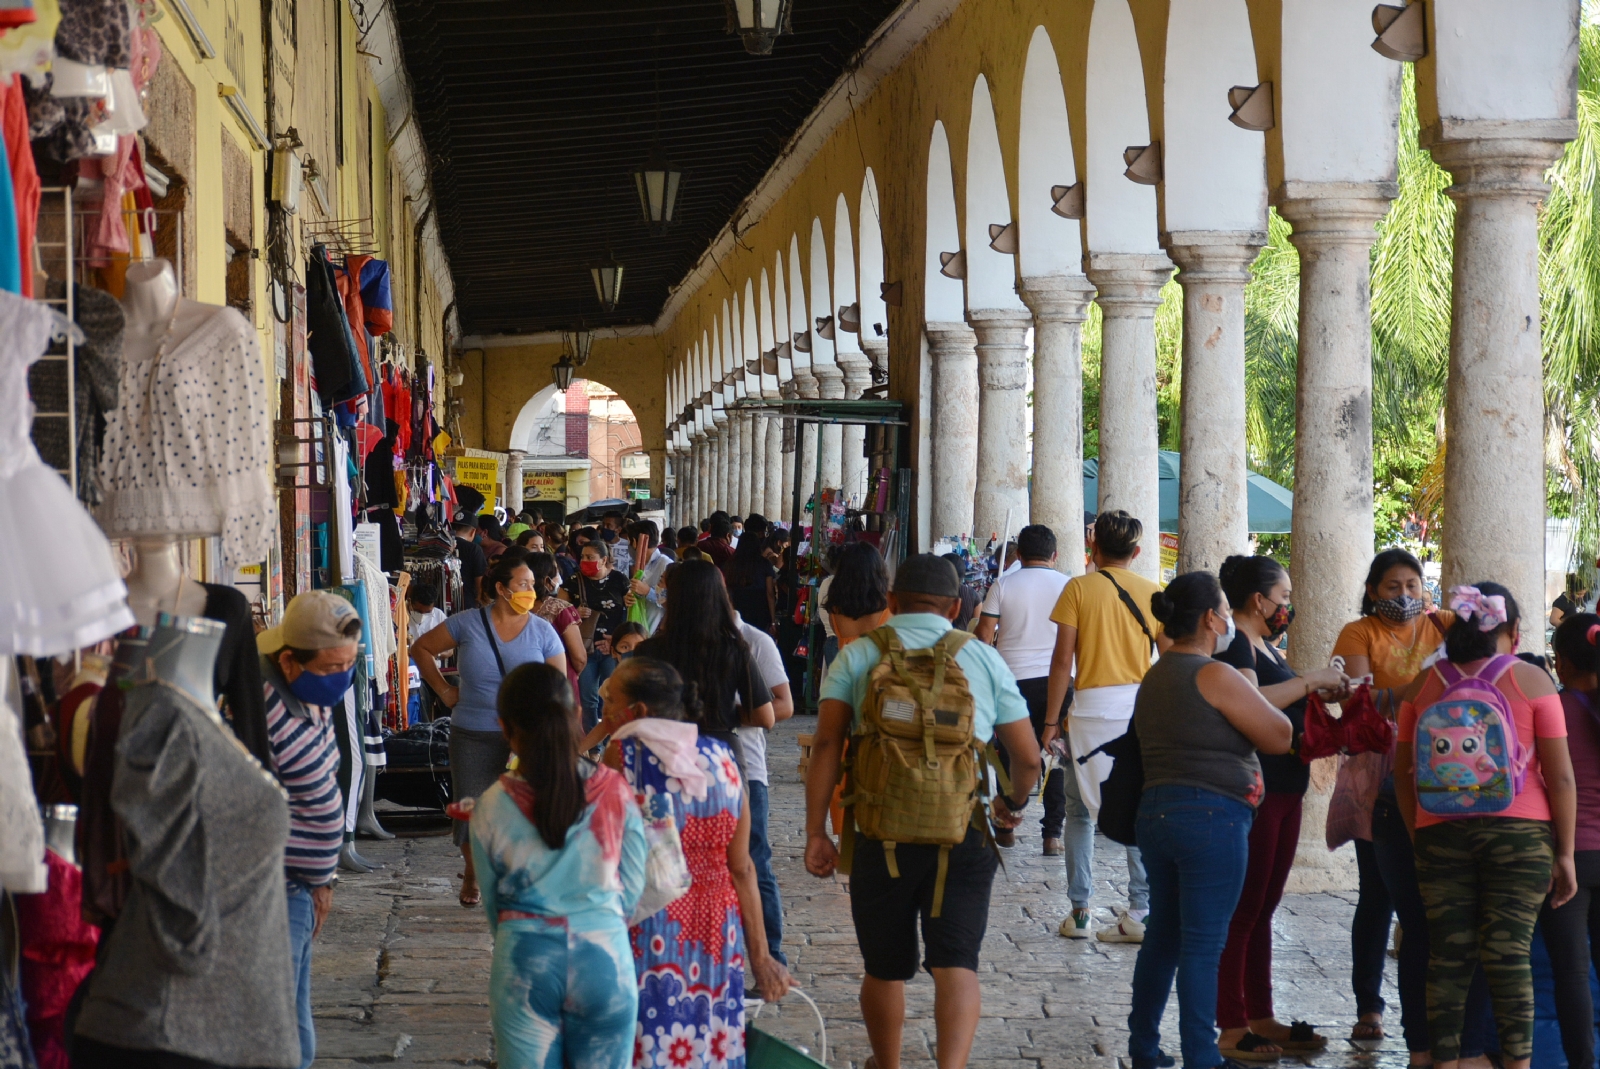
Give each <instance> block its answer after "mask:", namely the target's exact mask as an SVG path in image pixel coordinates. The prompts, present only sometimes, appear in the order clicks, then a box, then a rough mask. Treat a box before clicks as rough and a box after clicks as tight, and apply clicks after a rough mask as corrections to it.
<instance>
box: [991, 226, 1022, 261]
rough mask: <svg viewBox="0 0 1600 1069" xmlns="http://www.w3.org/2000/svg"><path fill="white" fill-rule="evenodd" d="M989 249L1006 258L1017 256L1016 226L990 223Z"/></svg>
mask: <svg viewBox="0 0 1600 1069" xmlns="http://www.w3.org/2000/svg"><path fill="white" fill-rule="evenodd" d="M989 248H991V249H993V250H994V251H995V252H998V253H1002V254H1004V255H1006V256H1015V255H1016V254H1017V224H1016V223H990V224H989Z"/></svg>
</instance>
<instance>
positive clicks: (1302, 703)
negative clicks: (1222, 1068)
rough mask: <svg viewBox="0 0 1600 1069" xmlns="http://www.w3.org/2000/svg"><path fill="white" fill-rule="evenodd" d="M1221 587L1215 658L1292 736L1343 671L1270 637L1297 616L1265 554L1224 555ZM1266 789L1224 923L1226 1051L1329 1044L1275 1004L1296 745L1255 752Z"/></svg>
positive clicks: (1294, 841) (1336, 690)
mask: <svg viewBox="0 0 1600 1069" xmlns="http://www.w3.org/2000/svg"><path fill="white" fill-rule="evenodd" d="M1219 578H1220V580H1221V584H1222V592H1223V593H1224V594H1225V595H1226V596H1227V598H1228V605H1229V607H1231V608H1232V609H1233V622H1234V627H1235V629H1236V633H1235V635H1234V638H1233V642H1232V643H1231V644H1230V645H1229V646H1228V648H1227V649H1225V650H1223V651H1222V652H1221V653H1219V654H1217V659H1218V660H1219V661H1223V662H1225V663H1227V664H1231V665H1233V667H1235V668H1237V669H1238V670H1239V673H1240V674H1241V675H1243V676H1244V677H1245V678H1246V679H1248V680H1250V682H1252V683H1254V684H1255V685H1256V686H1257V687H1258V688H1259V689H1260V691H1261V696H1262V697H1263V698H1265V699H1267V701H1269V702H1270V703H1272V705H1273V706H1274V707H1275V708H1278V709H1281V710H1283V713H1284V715H1285V716H1287V717H1288V718H1289V723H1290V724H1291V725H1293V727H1294V737H1295V741H1296V742H1297V743H1298V741H1299V737H1300V733H1301V731H1303V730H1304V728H1305V715H1306V698H1307V697H1308V696H1309V695H1310V694H1311V692H1312V691H1314V690H1320V691H1324V692H1325V696H1327V697H1330V698H1332V699H1334V700H1337V699H1339V698H1341V697H1343V696H1344V695H1343V690H1344V687H1345V684H1346V679H1345V676H1344V673H1343V672H1341V671H1339V669H1337V668H1322V669H1319V670H1317V671H1315V672H1308V673H1306V674H1305V675H1298V674H1296V672H1295V670H1294V669H1292V668H1290V667H1289V665H1288V663H1287V662H1285V661H1284V659H1283V655H1282V654H1281V653H1279V652H1278V650H1277V649H1276V647H1275V646H1274V645H1273V643H1275V642H1277V641H1278V639H1280V638H1282V637H1283V633H1284V632H1285V631H1287V630H1288V629H1289V622H1290V621H1291V620H1293V619H1294V609H1293V608H1292V607H1291V606H1290V604H1289V597H1290V593H1291V590H1290V584H1289V573H1288V572H1286V571H1284V568H1283V565H1281V564H1279V563H1278V562H1277V561H1275V560H1273V559H1272V558H1271V557H1243V556H1236V557H1229V558H1228V559H1227V560H1225V561H1223V562H1222V568H1221V569H1220V573H1219ZM1258 760H1259V761H1260V763H1261V777H1262V783H1263V785H1264V786H1265V788H1266V794H1265V795H1264V796H1263V797H1262V799H1261V804H1260V805H1259V806H1257V807H1256V815H1255V820H1254V821H1253V822H1251V825H1250V841H1249V851H1250V854H1249V857H1250V860H1249V865H1248V867H1247V869H1246V870H1245V880H1244V890H1243V892H1242V893H1241V894H1240V896H1239V904H1238V905H1237V906H1236V907H1234V910H1233V919H1232V920H1231V921H1229V923H1228V943H1227V945H1226V946H1225V947H1224V948H1223V951H1222V963H1221V965H1220V966H1219V968H1218V970H1217V1027H1219V1028H1221V1029H1222V1035H1221V1037H1220V1038H1219V1039H1218V1042H1217V1045H1218V1047H1219V1048H1220V1049H1221V1051H1222V1055H1223V1057H1225V1058H1234V1059H1236V1060H1238V1061H1269V1060H1276V1059H1277V1058H1278V1056H1279V1055H1281V1054H1283V1053H1284V1052H1285V1051H1293V1052H1296V1053H1304V1052H1310V1051H1318V1050H1321V1049H1322V1048H1324V1047H1326V1046H1327V1045H1328V1041H1327V1039H1326V1038H1325V1037H1323V1036H1319V1035H1317V1034H1316V1033H1315V1032H1314V1031H1312V1028H1311V1026H1310V1025H1308V1024H1306V1023H1305V1022H1304V1021H1296V1022H1294V1023H1293V1024H1290V1025H1286V1024H1282V1023H1280V1022H1279V1021H1278V1019H1277V1018H1276V1017H1275V1016H1273V1012H1272V915H1273V913H1274V912H1276V910H1277V908H1278V902H1279V901H1280V900H1281V899H1282V898H1283V886H1284V884H1285V883H1286V882H1288V879H1289V868H1290V866H1291V865H1293V864H1294V854H1295V848H1296V847H1297V846H1298V845H1299V843H1300V806H1301V802H1302V800H1303V799H1304V798H1305V793H1306V787H1307V786H1309V785H1310V782H1311V768H1310V766H1309V765H1307V764H1306V763H1305V762H1304V761H1302V760H1300V756H1299V754H1298V753H1297V752H1296V747H1294V746H1291V748H1290V749H1289V752H1288V753H1261V754H1259V755H1258Z"/></svg>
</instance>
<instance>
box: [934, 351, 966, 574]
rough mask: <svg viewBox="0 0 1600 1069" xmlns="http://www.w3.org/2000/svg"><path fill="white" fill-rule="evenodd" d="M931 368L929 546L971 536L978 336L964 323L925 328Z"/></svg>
mask: <svg viewBox="0 0 1600 1069" xmlns="http://www.w3.org/2000/svg"><path fill="white" fill-rule="evenodd" d="M927 332H928V354H929V356H930V358H931V361H932V364H933V398H932V400H933V404H932V409H933V412H932V417H931V419H930V424H931V426H930V434H929V437H930V439H931V441H932V445H933V449H932V453H933V456H932V460H933V472H932V478H931V479H929V480H928V482H929V484H930V485H931V486H932V488H933V519H932V521H931V523H932V527H933V530H931V531H929V532H928V541H929V543H930V544H931V543H933V542H937V541H938V540H939V539H941V538H943V537H944V536H946V535H959V534H971V533H972V516H973V511H972V510H973V497H974V495H975V494H976V492H977V485H978V353H977V349H976V345H977V341H978V336H977V335H976V334H975V333H974V332H973V330H972V328H971V327H969V326H967V325H966V324H965V323H929V324H928V325H927Z"/></svg>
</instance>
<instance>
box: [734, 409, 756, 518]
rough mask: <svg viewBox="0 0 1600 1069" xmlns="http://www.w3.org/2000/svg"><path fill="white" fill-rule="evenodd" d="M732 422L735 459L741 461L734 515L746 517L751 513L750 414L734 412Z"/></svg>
mask: <svg viewBox="0 0 1600 1069" xmlns="http://www.w3.org/2000/svg"><path fill="white" fill-rule="evenodd" d="M731 422H732V423H733V425H734V431H733V441H734V446H733V449H734V453H733V455H734V459H735V460H737V461H738V462H739V473H738V475H736V476H735V477H734V494H733V496H734V500H735V502H736V504H735V506H734V507H735V508H736V509H737V510H738V511H737V512H735V513H734V515H736V516H739V517H741V518H742V517H745V516H748V515H750V473H751V468H750V462H751V460H752V459H753V458H752V456H751V451H750V414H749V413H748V412H738V413H735V414H734V417H733V419H732V420H731Z"/></svg>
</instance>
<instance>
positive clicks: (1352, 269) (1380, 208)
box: [1278, 182, 1543, 670]
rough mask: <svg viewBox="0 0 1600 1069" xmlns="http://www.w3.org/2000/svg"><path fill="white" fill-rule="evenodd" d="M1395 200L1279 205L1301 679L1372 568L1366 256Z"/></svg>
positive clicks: (1326, 648)
mask: <svg viewBox="0 0 1600 1069" xmlns="http://www.w3.org/2000/svg"><path fill="white" fill-rule="evenodd" d="M1394 195H1395V186H1394V183H1392V182H1390V183H1370V184H1369V183H1360V184H1358V183H1340V184H1334V183H1325V184H1310V183H1302V182H1289V183H1285V185H1284V189H1283V196H1282V198H1281V199H1280V202H1279V204H1278V211H1279V213H1280V214H1282V215H1283V217H1284V218H1286V219H1288V220H1289V222H1290V223H1292V224H1293V225H1294V233H1293V234H1292V235H1290V240H1291V241H1293V242H1294V245H1295V248H1297V249H1298V250H1300V352H1299V360H1298V384H1297V388H1296V391H1295V438H1294V472H1295V479H1294V489H1295V493H1294V526H1293V528H1292V533H1291V535H1290V552H1289V560H1290V566H1289V567H1290V573H1291V575H1292V578H1293V579H1294V602H1295V619H1294V627H1293V629H1292V630H1291V632H1290V640H1289V649H1290V650H1291V651H1292V656H1293V660H1294V663H1295V666H1296V667H1297V668H1300V669H1301V670H1310V669H1313V668H1319V667H1321V666H1323V665H1325V664H1327V663H1328V657H1329V655H1330V654H1332V653H1333V644H1334V641H1335V640H1336V639H1337V638H1338V637H1339V631H1340V629H1341V628H1342V627H1343V626H1344V624H1345V623H1347V622H1348V621H1349V619H1350V599H1351V591H1359V590H1360V589H1361V586H1362V583H1363V582H1364V581H1365V579H1366V572H1367V567H1368V564H1369V563H1370V561H1371V559H1372V552H1373V544H1372V543H1373V533H1372V299H1371V285H1370V273H1371V272H1370V268H1369V253H1371V251H1372V243H1373V241H1374V240H1375V239H1376V238H1377V231H1376V229H1375V227H1376V225H1377V222H1378V220H1379V219H1381V218H1383V215H1384V213H1385V212H1386V211H1388V210H1389V201H1390V200H1391V199H1392V198H1393V197H1394ZM1540 538H1541V543H1540V545H1541V546H1542V545H1543V542H1542V538H1543V532H1542V530H1541V532H1540Z"/></svg>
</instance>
